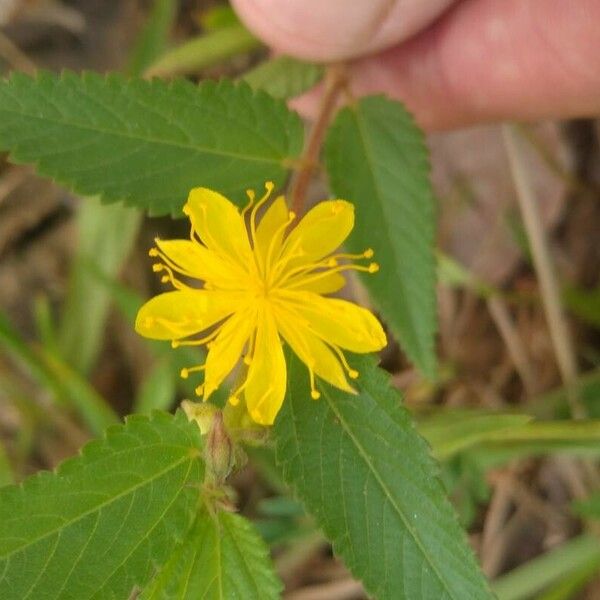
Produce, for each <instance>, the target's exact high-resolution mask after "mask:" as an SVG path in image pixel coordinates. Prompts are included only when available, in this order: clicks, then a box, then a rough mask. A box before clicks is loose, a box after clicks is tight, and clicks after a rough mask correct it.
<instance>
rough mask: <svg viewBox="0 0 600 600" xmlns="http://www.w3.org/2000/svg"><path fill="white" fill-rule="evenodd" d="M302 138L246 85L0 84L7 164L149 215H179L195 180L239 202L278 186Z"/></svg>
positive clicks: (274, 104) (0, 128)
mask: <svg viewBox="0 0 600 600" xmlns="http://www.w3.org/2000/svg"><path fill="white" fill-rule="evenodd" d="M302 138H303V130H302V124H301V122H300V119H299V117H298V116H297V115H296V114H295V113H292V112H290V111H289V110H288V109H287V108H286V106H285V104H284V103H283V102H280V101H278V100H274V99H273V98H271V97H270V96H267V95H266V94H264V93H262V92H253V91H252V90H251V88H249V87H248V86H247V85H245V84H237V85H234V84H232V83H231V82H228V81H221V82H219V83H214V82H210V81H207V82H203V83H201V84H200V85H199V86H194V85H192V84H191V83H189V82H186V81H177V82H174V83H171V84H167V83H165V82H163V81H160V80H153V81H145V80H141V79H132V80H126V79H124V78H123V77H121V76H119V75H109V76H107V77H103V76H100V75H97V74H94V73H86V74H83V75H81V76H79V75H74V74H73V73H69V72H65V73H63V74H62V75H60V76H56V75H52V74H49V73H45V72H43V73H40V74H39V75H38V76H36V77H35V78H33V79H32V78H30V77H27V76H24V75H22V74H14V75H13V76H12V77H11V78H10V79H9V80H7V81H1V82H0V148H2V149H6V150H10V152H11V158H12V160H13V161H15V162H18V163H35V164H36V165H37V168H38V170H39V172H40V173H42V174H44V175H48V176H50V177H53V178H55V179H56V180H57V181H59V182H61V183H63V184H66V185H68V186H70V187H72V188H73V189H74V190H75V191H76V192H78V193H80V194H83V195H88V196H91V195H96V194H99V195H102V197H103V199H104V200H106V201H119V200H123V201H125V202H126V203H128V204H131V205H135V206H137V207H143V208H146V209H148V210H149V211H150V212H151V213H152V214H164V213H167V212H172V213H176V214H180V212H181V207H182V206H183V203H184V202H185V200H186V198H187V195H188V192H189V191H190V189H191V188H193V187H195V186H206V187H210V188H213V189H215V190H218V191H220V192H222V193H223V194H225V195H228V196H230V197H231V199H232V200H235V201H238V202H240V203H242V202H245V200H244V198H245V195H244V190H245V189H246V188H256V189H262V187H263V184H264V182H265V181H267V180H272V181H275V182H276V183H277V184H281V183H282V182H283V181H284V179H285V177H286V175H287V168H288V164H289V159H290V158H292V157H295V156H297V154H299V152H300V150H301V148H302Z"/></svg>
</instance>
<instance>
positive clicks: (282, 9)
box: [232, 0, 456, 62]
mask: <svg viewBox="0 0 600 600" xmlns="http://www.w3.org/2000/svg"><path fill="white" fill-rule="evenodd" d="M455 1H456V0H404V1H403V2H396V1H394V0H232V4H233V6H234V8H235V10H236V12H237V13H238V14H239V16H240V18H241V19H242V20H243V21H244V23H245V24H246V25H247V26H248V28H249V29H250V30H251V31H252V32H254V33H255V34H256V35H257V36H258V37H260V38H261V39H263V40H264V41H265V42H266V43H267V44H269V45H270V46H272V47H273V48H275V49H276V50H278V51H279V52H283V53H285V54H291V55H293V56H298V57H300V58H305V59H308V60H314V61H325V62H327V61H329V62H331V61H336V60H344V59H347V58H354V57H357V56H362V55H364V54H370V53H372V52H376V51H378V50H381V49H384V48H388V47H390V46H393V45H394V44H397V43H399V42H402V41H404V40H405V39H407V38H409V37H410V36H412V35H413V34H415V33H417V32H418V31H420V30H421V29H423V28H424V27H426V26H427V25H428V24H429V23H431V21H433V20H434V19H435V17H437V16H438V15H439V14H440V13H442V12H443V11H444V9H446V8H447V7H448V6H449V5H451V4H453V3H454V2H455Z"/></svg>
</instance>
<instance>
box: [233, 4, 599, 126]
mask: <svg viewBox="0 0 600 600" xmlns="http://www.w3.org/2000/svg"><path fill="white" fill-rule="evenodd" d="M232 3H233V5H234V7H235V9H236V10H237V12H238V14H239V15H240V17H241V18H242V19H243V20H244V22H245V23H246V24H247V25H248V27H249V28H250V29H251V30H252V31H254V32H255V33H256V34H257V35H258V36H260V37H261V38H262V39H264V40H265V41H266V42H267V43H268V44H269V45H271V46H272V47H273V48H274V49H275V50H276V51H278V52H283V53H286V54H291V55H293V56H298V57H300V58H306V59H309V60H314V61H321V62H332V61H343V60H352V80H351V85H352V91H353V93H354V94H356V95H363V94H374V93H386V94H388V95H389V96H391V97H394V98H397V99H400V100H403V101H404V102H405V103H406V105H407V106H408V108H409V109H410V110H411V111H412V112H413V113H414V114H415V116H416V118H417V121H418V122H419V123H420V124H421V125H422V126H423V127H425V128H426V129H429V130H435V129H449V128H454V127H461V126H465V125H472V124H475V123H479V122H486V121H498V120H502V119H514V120H537V119H542V118H553V117H558V118H567V117H578V116H593V115H598V114H600V29H599V23H600V1H598V0H577V1H576V2H569V1H565V0H458V1H457V0H404V1H403V2H394V0H232ZM317 102H318V92H312V93H309V94H307V95H306V96H304V97H303V98H301V99H299V100H297V101H296V107H297V108H298V109H299V110H300V111H301V112H303V113H305V114H312V113H314V110H315V107H316V104H317Z"/></svg>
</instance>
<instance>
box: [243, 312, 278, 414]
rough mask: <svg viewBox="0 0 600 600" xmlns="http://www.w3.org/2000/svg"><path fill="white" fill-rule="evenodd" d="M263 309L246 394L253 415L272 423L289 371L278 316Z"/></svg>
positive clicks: (249, 410) (247, 403) (249, 409)
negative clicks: (278, 329)
mask: <svg viewBox="0 0 600 600" xmlns="http://www.w3.org/2000/svg"><path fill="white" fill-rule="evenodd" d="M263 311H264V312H263V313H262V315H261V316H260V318H259V321H258V328H257V331H256V341H255V344H254V355H253V357H252V362H251V363H250V367H249V369H248V379H247V381H246V387H245V397H246V406H247V408H248V412H249V413H250V416H251V417H252V419H253V420H254V421H255V422H256V423H259V424H260V425H272V424H273V422H274V421H275V417H276V416H277V413H278V412H279V409H280V408H281V405H282V403H283V398H284V396H285V388H286V383H287V371H286V365H285V357H284V355H283V348H282V347H281V340H280V339H279V335H278V333H277V328H276V326H275V319H274V318H273V315H272V314H271V313H270V311H267V310H265V309H263Z"/></svg>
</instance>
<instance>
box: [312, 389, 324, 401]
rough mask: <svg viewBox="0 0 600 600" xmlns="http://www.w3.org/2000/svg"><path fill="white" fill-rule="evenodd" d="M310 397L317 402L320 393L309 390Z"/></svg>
mask: <svg viewBox="0 0 600 600" xmlns="http://www.w3.org/2000/svg"><path fill="white" fill-rule="evenodd" d="M310 397H311V398H312V399H313V400H318V399H319V398H320V397H321V392H319V391H317V390H310Z"/></svg>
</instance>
